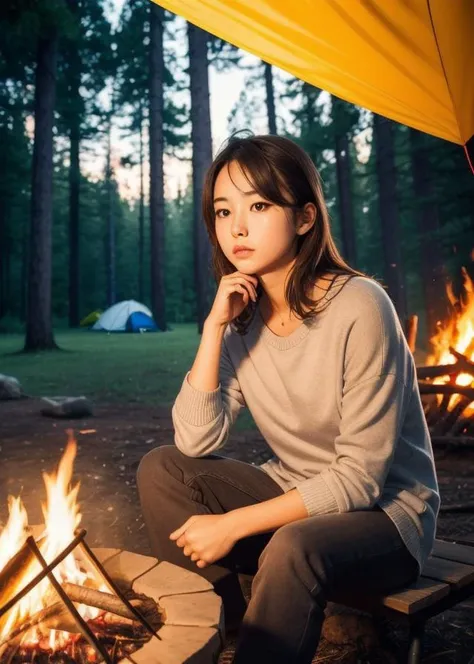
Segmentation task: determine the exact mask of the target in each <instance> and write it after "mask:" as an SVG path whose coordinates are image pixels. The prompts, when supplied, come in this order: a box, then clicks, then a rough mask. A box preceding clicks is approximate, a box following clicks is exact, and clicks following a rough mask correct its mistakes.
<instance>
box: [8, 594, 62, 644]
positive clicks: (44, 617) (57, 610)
mask: <svg viewBox="0 0 474 664" xmlns="http://www.w3.org/2000/svg"><path fill="white" fill-rule="evenodd" d="M64 610H65V607H64V605H63V604H62V603H61V602H56V603H55V604H51V605H50V606H47V607H46V608H44V609H41V610H40V611H37V612H36V613H34V614H33V615H32V616H30V617H29V618H28V619H27V620H24V621H23V622H22V623H21V624H20V625H19V626H18V627H17V628H16V629H14V630H13V631H11V632H10V633H9V634H8V636H7V638H6V639H5V640H4V641H2V642H1V643H0V648H2V646H4V645H6V644H7V643H10V642H11V641H14V640H15V639H16V638H17V637H19V636H21V635H22V634H23V633H24V632H27V631H28V630H29V629H32V628H33V627H36V625H39V624H40V623H43V622H50V623H51V624H52V625H54V621H55V620H56V618H57V617H58V616H60V615H61V613H62V612H63V611H64ZM53 628H54V627H53Z"/></svg>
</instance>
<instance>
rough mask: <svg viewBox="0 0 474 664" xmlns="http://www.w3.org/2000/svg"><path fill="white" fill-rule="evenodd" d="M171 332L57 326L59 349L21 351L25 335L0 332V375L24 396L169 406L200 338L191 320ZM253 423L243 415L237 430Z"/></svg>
mask: <svg viewBox="0 0 474 664" xmlns="http://www.w3.org/2000/svg"><path fill="white" fill-rule="evenodd" d="M172 327H173V330H172V331H170V332H164V333H161V332H160V333H156V334H150V333H145V334H125V333H124V334H106V333H102V332H91V331H89V330H73V331H69V330H59V331H56V332H55V339H56V343H57V344H58V346H59V347H60V348H61V350H59V351H49V352H42V353H21V352H19V351H21V349H22V348H23V343H24V336H23V335H20V334H1V335H0V373H3V374H7V375H9V376H15V378H18V380H19V381H20V383H21V385H22V386H23V389H24V390H25V392H26V394H28V395H30V396H35V397H41V396H55V395H56V396H79V395H85V396H87V397H90V398H91V399H92V400H93V401H102V402H124V403H130V402H140V403H149V404H161V405H163V404H171V403H172V402H173V401H174V399H175V397H176V394H177V393H178V391H179V388H180V386H181V383H182V381H183V377H184V375H185V373H186V371H188V370H189V369H190V368H191V365H192V363H193V360H194V357H195V355H196V351H197V348H198V345H199V341H200V336H199V335H198V333H197V327H196V325H193V324H175V325H173V326H172ZM248 426H252V418H251V417H250V416H249V415H248V414H247V413H242V416H241V417H239V421H238V424H237V428H238V429H242V428H247V427H248Z"/></svg>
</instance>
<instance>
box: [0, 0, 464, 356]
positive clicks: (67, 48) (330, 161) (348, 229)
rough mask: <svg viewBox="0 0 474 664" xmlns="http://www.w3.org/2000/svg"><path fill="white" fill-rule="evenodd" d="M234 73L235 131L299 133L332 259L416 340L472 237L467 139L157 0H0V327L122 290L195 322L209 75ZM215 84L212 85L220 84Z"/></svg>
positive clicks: (34, 327)
mask: <svg viewBox="0 0 474 664" xmlns="http://www.w3.org/2000/svg"><path fill="white" fill-rule="evenodd" d="M213 71H214V72H220V73H221V74H222V73H224V74H226V75H228V76H231V75H232V73H233V72H236V71H239V72H241V73H242V71H245V83H244V87H243V90H242V93H241V95H240V98H239V99H238V100H237V102H236V103H235V105H234V107H233V108H232V111H231V113H230V115H229V117H228V123H227V129H228V134H229V135H230V134H231V133H232V132H233V131H235V130H240V129H250V130H251V131H253V132H255V133H258V132H269V133H278V134H280V135H282V136H288V137H289V138H291V139H293V140H294V141H296V142H297V143H299V144H300V145H301V146H302V147H303V148H304V149H305V150H307V152H308V153H309V154H310V156H311V157H312V159H313V160H314V161H315V163H316V165H317V167H318V169H319V171H320V173H321V176H322V178H323V181H324V190H325V195H326V200H327V203H328V207H329V211H330V214H331V218H332V227H333V230H334V234H335V237H336V240H337V244H338V246H339V248H340V250H341V252H342V254H343V256H344V257H345V258H346V259H347V260H348V262H349V263H351V264H352V265H353V266H355V267H357V268H358V269H360V270H363V271H364V272H366V273H368V274H370V275H372V276H375V277H376V278H377V279H379V280H380V281H381V282H382V283H383V284H384V285H385V286H386V287H387V290H388V292H389V295H390V297H391V298H392V300H393V302H394V304H395V306H396V308H397V311H398V313H399V316H400V318H401V320H402V321H405V320H406V319H407V317H408V316H409V315H411V314H418V315H419V317H420V329H419V335H418V340H419V343H420V344H421V345H422V346H424V347H426V346H427V343H428V339H429V337H430V336H431V335H432V334H433V333H434V332H435V329H436V325H437V321H439V320H442V319H443V318H444V317H445V316H446V313H447V303H448V300H447V297H446V293H445V286H446V283H447V281H448V280H449V279H452V280H453V283H454V292H455V293H458V292H460V289H461V286H462V271H461V268H462V267H463V266H465V267H466V268H467V270H468V271H469V270H471V265H472V249H473V247H474V187H473V179H472V178H473V176H472V174H471V172H470V170H469V166H468V163H467V161H466V159H465V156H464V154H463V151H462V148H461V147H460V146H458V145H454V144H450V143H448V142H446V141H442V140H440V139H437V138H434V137H432V136H428V135H426V134H422V133H420V132H419V131H416V130H413V129H410V128H408V127H406V126H403V125H400V124H396V123H394V122H391V121H389V120H387V119H386V118H383V117H381V116H378V115H374V114H373V113H371V112H369V111H367V110H366V109H362V108H359V107H357V106H354V105H352V104H349V103H346V102H344V101H342V100H340V99H338V98H337V97H334V96H331V95H329V94H328V93H327V92H325V91H323V90H320V89H317V88H315V87H313V86H311V85H309V84H307V83H305V82H303V81H301V80H298V79H295V78H293V77H292V76H290V75H289V74H286V73H284V72H282V71H280V70H277V69H276V68H274V67H272V66H270V65H269V64H267V63H264V62H262V61H259V60H257V59H256V58H254V57H251V58H249V56H248V55H247V54H245V53H243V52H242V51H240V50H238V49H236V48H235V47H233V46H232V45H230V44H229V43H227V42H223V41H222V40H219V39H217V38H215V37H213V36H211V35H209V34H208V33H206V32H204V31H202V30H201V29H199V28H197V27H195V26H193V25H191V24H187V23H186V22H185V21H184V20H183V19H181V18H178V17H175V16H174V15H172V14H170V13H169V12H165V11H164V10H163V9H162V8H160V7H159V6H157V5H155V4H154V3H152V2H150V0H124V2H123V3H120V2H118V0H115V2H111V1H109V0H42V1H41V2H39V1H38V0H6V1H5V2H3V3H2V6H1V8H0V145H1V155H0V332H21V333H23V332H24V333H25V349H26V350H33V351H36V350H41V349H47V348H52V347H55V330H59V329H61V328H67V327H70V328H77V327H78V326H79V322H80V320H81V319H82V318H83V317H84V316H85V315H86V314H88V313H89V312H91V311H92V310H95V309H97V308H100V309H104V308H106V307H107V306H109V305H111V304H113V303H114V302H117V301H120V300H123V299H132V298H133V299H137V300H139V301H141V302H144V303H145V304H147V305H149V306H150V307H151V309H152V311H153V314H154V317H155V320H156V322H157V323H158V326H159V327H160V328H161V329H162V330H166V329H170V328H171V329H172V328H173V324H177V323H178V324H179V323H196V324H197V331H200V330H201V329H202V323H203V321H204V319H205V316H206V314H207V311H208V308H209V306H210V303H211V302H212V296H213V292H214V288H215V285H214V284H213V281H212V278H211V275H210V271H209V268H208V265H209V244H208V241H207V237H206V234H205V229H204V225H203V223H202V220H201V213H200V198H201V190H202V181H203V177H204V173H205V171H206V169H207V167H208V166H209V164H210V162H211V160H212V156H213V155H215V153H216V150H217V149H218V148H219V143H220V140H221V139H222V137H220V138H219V140H216V135H215V131H214V141H213V132H212V127H211V114H210V95H209V76H210V73H211V74H212V72H213ZM215 94H219V91H217V92H216V93H215Z"/></svg>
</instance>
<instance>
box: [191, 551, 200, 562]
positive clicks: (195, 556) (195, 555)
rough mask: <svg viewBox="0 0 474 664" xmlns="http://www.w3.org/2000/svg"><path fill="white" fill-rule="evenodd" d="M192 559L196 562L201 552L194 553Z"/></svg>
mask: <svg viewBox="0 0 474 664" xmlns="http://www.w3.org/2000/svg"><path fill="white" fill-rule="evenodd" d="M191 560H192V561H194V562H196V560H199V553H192V554H191Z"/></svg>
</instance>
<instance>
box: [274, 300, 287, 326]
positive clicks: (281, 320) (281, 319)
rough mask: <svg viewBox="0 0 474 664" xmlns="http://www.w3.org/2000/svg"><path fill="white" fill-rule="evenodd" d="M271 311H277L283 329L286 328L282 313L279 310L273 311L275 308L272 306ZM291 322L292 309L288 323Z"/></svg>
mask: <svg viewBox="0 0 474 664" xmlns="http://www.w3.org/2000/svg"><path fill="white" fill-rule="evenodd" d="M270 310H271V311H275V313H276V314H277V316H278V318H279V319H280V323H281V326H282V327H285V321H284V320H283V318H282V317H281V314H280V312H279V311H278V309H273V307H272V306H271V305H270ZM290 321H291V309H290V313H289V316H288V322H290Z"/></svg>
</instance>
